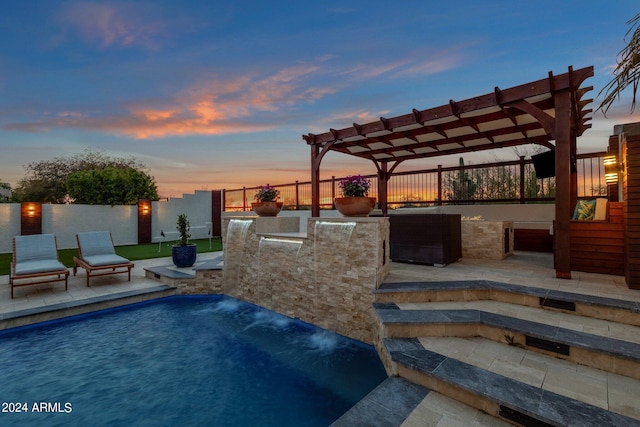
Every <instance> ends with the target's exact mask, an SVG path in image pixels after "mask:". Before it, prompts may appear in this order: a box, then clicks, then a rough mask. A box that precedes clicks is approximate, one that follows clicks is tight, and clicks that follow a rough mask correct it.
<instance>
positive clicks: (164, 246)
mask: <svg viewBox="0 0 640 427" xmlns="http://www.w3.org/2000/svg"><path fill="white" fill-rule="evenodd" d="M174 243H175V242H163V243H161V244H160V246H159V247H160V251H158V243H143V244H139V245H126V246H116V253H117V254H118V255H120V256H121V257H124V258H127V259H128V260H131V261H135V260H139V259H151V258H162V257H169V256H171V246H173V244H174ZM190 243H195V244H196V245H197V246H198V253H204V252H215V251H221V250H222V239H221V238H220V237H215V238H212V239H211V247H209V239H198V240H191V241H190ZM11 256H12V255H11V254H10V253H8V254H0V276H3V275H7V274H9V272H10V270H11ZM74 256H78V249H76V248H73V249H60V250H58V257H59V258H60V262H62V263H63V264H64V265H66V266H67V267H73V257H74Z"/></svg>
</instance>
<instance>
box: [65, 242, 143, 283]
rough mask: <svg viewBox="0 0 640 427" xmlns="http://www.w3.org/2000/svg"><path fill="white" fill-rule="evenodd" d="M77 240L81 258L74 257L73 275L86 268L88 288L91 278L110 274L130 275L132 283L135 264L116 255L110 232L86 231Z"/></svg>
mask: <svg viewBox="0 0 640 427" xmlns="http://www.w3.org/2000/svg"><path fill="white" fill-rule="evenodd" d="M76 239H77V241H78V255H79V256H77V257H73V275H74V276H75V275H76V273H77V271H78V267H81V268H84V269H85V270H86V271H87V286H90V284H89V278H90V277H92V276H93V277H95V276H106V275H108V274H120V273H128V275H129V281H131V269H132V268H133V263H132V262H131V261H129V260H128V259H126V258H123V257H121V256H119V255H116V250H115V248H114V247H113V239H112V238H111V233H110V232H108V231H84V232H80V233H78V234H76Z"/></svg>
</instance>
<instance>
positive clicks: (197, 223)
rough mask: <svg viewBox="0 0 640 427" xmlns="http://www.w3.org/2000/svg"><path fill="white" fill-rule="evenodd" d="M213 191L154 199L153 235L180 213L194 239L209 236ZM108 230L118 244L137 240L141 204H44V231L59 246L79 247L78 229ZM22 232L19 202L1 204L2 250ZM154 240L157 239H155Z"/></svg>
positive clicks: (173, 223) (169, 228) (172, 227)
mask: <svg viewBox="0 0 640 427" xmlns="http://www.w3.org/2000/svg"><path fill="white" fill-rule="evenodd" d="M211 194H212V193H211V192H210V191H196V192H195V194H186V195H184V197H182V198H173V199H170V200H168V201H161V202H153V206H152V209H153V213H152V227H151V230H152V231H151V233H152V237H155V236H159V235H160V230H161V229H163V230H165V231H176V221H177V220H178V215H179V214H181V213H185V214H187V217H188V218H189V222H190V223H191V227H192V233H191V234H192V238H193V239H199V238H206V237H208V231H209V228H208V227H210V225H206V223H207V222H209V221H211ZM101 230H108V231H110V232H111V235H112V236H113V242H114V243H115V244H116V245H135V244H137V243H138V207H137V206H136V205H133V206H131V205H127V206H98V205H51V204H43V205H42V232H43V233H53V234H55V235H56V239H57V242H58V248H59V249H68V248H75V247H77V243H76V233H77V232H79V231H101ZM19 235H20V204H19V203H0V253H9V252H11V246H12V239H13V237H14V236H19ZM152 241H156V240H153V239H152Z"/></svg>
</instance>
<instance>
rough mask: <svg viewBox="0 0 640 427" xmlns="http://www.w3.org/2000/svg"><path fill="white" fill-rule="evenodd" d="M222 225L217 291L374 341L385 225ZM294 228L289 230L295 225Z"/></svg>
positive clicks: (385, 268)
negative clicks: (302, 227)
mask: <svg viewBox="0 0 640 427" xmlns="http://www.w3.org/2000/svg"><path fill="white" fill-rule="evenodd" d="M307 221H308V222H307V232H306V233H303V234H302V233H297V232H295V231H292V230H293V229H294V228H296V227H297V223H298V219H297V218H288V217H271V218H269V217H254V218H247V217H241V218H224V220H223V240H224V241H223V245H224V268H223V284H222V292H223V293H224V294H226V295H229V296H233V297H236V298H239V299H242V300H245V301H248V302H251V303H254V304H257V305H260V306H262V307H265V308H268V309H270V310H274V311H276V312H279V313H282V314H285V315H287V316H290V317H294V318H299V319H301V320H303V321H305V322H309V323H312V324H315V325H317V326H320V327H322V328H325V329H329V330H332V331H335V332H338V333H340V334H343V335H346V336H349V337H351V338H354V339H357V340H360V341H364V342H367V343H372V342H373V330H372V328H373V324H374V312H373V293H372V291H373V290H374V289H375V288H376V287H378V286H379V285H380V284H381V283H382V281H383V279H384V278H385V276H386V275H387V274H388V273H389V221H388V218H369V217H363V218H331V219H322V218H310V219H308V220H307ZM294 224H296V225H294Z"/></svg>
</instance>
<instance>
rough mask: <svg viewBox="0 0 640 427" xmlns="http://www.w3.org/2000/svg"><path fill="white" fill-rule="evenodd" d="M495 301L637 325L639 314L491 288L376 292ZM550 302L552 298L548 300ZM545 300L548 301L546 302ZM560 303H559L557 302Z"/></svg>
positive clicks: (382, 296)
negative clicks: (562, 304) (570, 306)
mask: <svg viewBox="0 0 640 427" xmlns="http://www.w3.org/2000/svg"><path fill="white" fill-rule="evenodd" d="M486 300H490V301H498V302H504V303H509V304H516V305H524V306H527V307H534V308H540V309H543V310H549V311H554V312H560V313H569V314H575V315H579V316H583V317H591V318H594V319H600V320H607V321H611V322H617V323H624V324H627V325H632V326H640V314H639V313H637V312H633V311H628V310H624V309H617V308H613V307H603V306H597V305H591V304H584V303H581V302H573V305H574V306H575V310H569V309H562V308H556V307H553V306H548V305H543V304H541V302H542V300H543V299H542V298H541V297H538V296H534V295H524V294H517V293H512V292H504V291H500V290H495V289H465V290H438V291H434V290H425V291H415V292H386V293H376V294H375V302H376V303H380V304H383V303H396V304H400V303H425V302H449V301H486ZM551 301H553V300H551ZM547 303H549V302H547ZM558 305H560V304H558Z"/></svg>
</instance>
